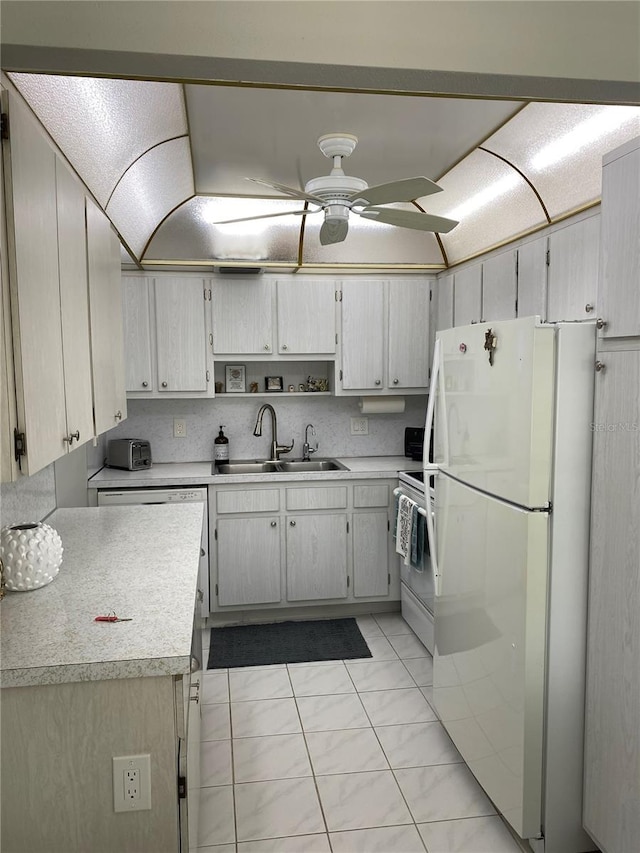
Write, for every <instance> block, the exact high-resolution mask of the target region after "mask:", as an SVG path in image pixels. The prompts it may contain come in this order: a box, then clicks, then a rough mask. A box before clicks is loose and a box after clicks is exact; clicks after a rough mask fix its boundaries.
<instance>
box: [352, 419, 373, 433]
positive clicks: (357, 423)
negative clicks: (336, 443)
mask: <svg viewBox="0 0 640 853" xmlns="http://www.w3.org/2000/svg"><path fill="white" fill-rule="evenodd" d="M351 435H369V418H351Z"/></svg>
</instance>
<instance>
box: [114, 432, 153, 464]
mask: <svg viewBox="0 0 640 853" xmlns="http://www.w3.org/2000/svg"><path fill="white" fill-rule="evenodd" d="M105 464H106V465H107V467H108V468H124V469H125V470H127V471H138V470H139V469H140V468H151V445H150V444H149V442H148V441H144V440H142V439H140V438H112V439H111V440H110V441H109V443H108V444H107V458H106V463H105Z"/></svg>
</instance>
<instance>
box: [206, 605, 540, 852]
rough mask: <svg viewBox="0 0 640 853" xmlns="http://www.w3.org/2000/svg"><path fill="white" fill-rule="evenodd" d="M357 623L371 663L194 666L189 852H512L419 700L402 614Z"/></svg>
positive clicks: (417, 650)
mask: <svg viewBox="0 0 640 853" xmlns="http://www.w3.org/2000/svg"><path fill="white" fill-rule="evenodd" d="M358 624H359V625H360V630H361V631H362V634H363V636H364V637H365V639H366V640H367V643H368V644H369V646H370V649H371V652H372V655H373V657H372V658H367V659H365V660H361V661H331V662H324V663H321V664H318V663H315V664H314V663H309V664H294V665H291V666H282V665H280V666H272V667H247V668H244V669H232V670H228V671H227V670H209V671H206V672H205V673H204V676H203V681H204V683H203V694H202V695H203V705H202V751H201V761H202V768H201V770H202V772H201V784H202V787H201V789H200V827H199V838H198V843H199V845H200V847H199V848H198V849H199V850H200V851H202V853H521V850H522V849H524V848H521V847H520V845H519V844H517V843H516V841H515V840H514V839H513V837H512V835H511V834H510V832H509V831H508V830H507V828H506V826H505V824H504V823H503V822H502V820H501V818H500V817H498V816H497V815H496V813H495V810H494V808H493V806H492V805H491V803H490V802H489V800H488V799H487V797H486V796H485V794H484V792H483V791H482V789H481V788H480V787H479V785H478V784H477V783H476V781H475V779H474V778H473V776H472V774H471V773H470V772H469V770H468V769H467V767H466V765H465V764H464V762H463V761H462V758H461V756H460V754H459V753H458V751H457V750H456V748H455V747H454V745H453V743H452V742H451V740H450V738H449V736H448V735H447V733H446V731H445V730H444V728H443V727H442V725H441V724H440V723H439V722H438V719H437V717H436V714H435V713H434V711H433V709H432V707H431V705H430V704H429V701H428V700H429V698H430V696H431V684H432V672H433V668H432V661H431V656H430V655H429V653H428V651H427V650H426V649H425V648H424V646H423V645H422V644H421V643H420V641H419V640H418V638H417V637H416V636H415V634H414V633H413V632H412V630H411V628H410V627H409V626H408V625H407V623H406V622H405V621H404V620H403V619H402V617H401V616H400V614H395V613H385V614H378V615H375V616H363V617H358ZM208 643H209V632H208V631H205V632H204V645H205V654H204V656H205V660H206V658H207V656H208V655H207V650H208Z"/></svg>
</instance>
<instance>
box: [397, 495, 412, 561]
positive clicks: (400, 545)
mask: <svg viewBox="0 0 640 853" xmlns="http://www.w3.org/2000/svg"><path fill="white" fill-rule="evenodd" d="M414 506H416V504H415V502H414V501H412V500H411V498H408V497H407V496H406V495H398V511H397V514H396V553H398V554H400V556H401V557H403V558H404V564H405V566H408V565H410V562H409V561H410V559H411V531H412V528H413V508H414Z"/></svg>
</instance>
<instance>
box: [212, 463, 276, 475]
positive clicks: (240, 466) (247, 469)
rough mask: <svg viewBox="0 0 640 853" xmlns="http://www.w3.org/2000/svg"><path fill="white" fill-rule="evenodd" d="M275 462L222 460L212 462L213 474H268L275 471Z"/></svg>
mask: <svg viewBox="0 0 640 853" xmlns="http://www.w3.org/2000/svg"><path fill="white" fill-rule="evenodd" d="M277 471H278V468H277V467H276V463H275V462H222V463H220V464H218V465H216V464H215V463H214V465H213V473H214V474H216V473H217V474H270V473H277Z"/></svg>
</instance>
